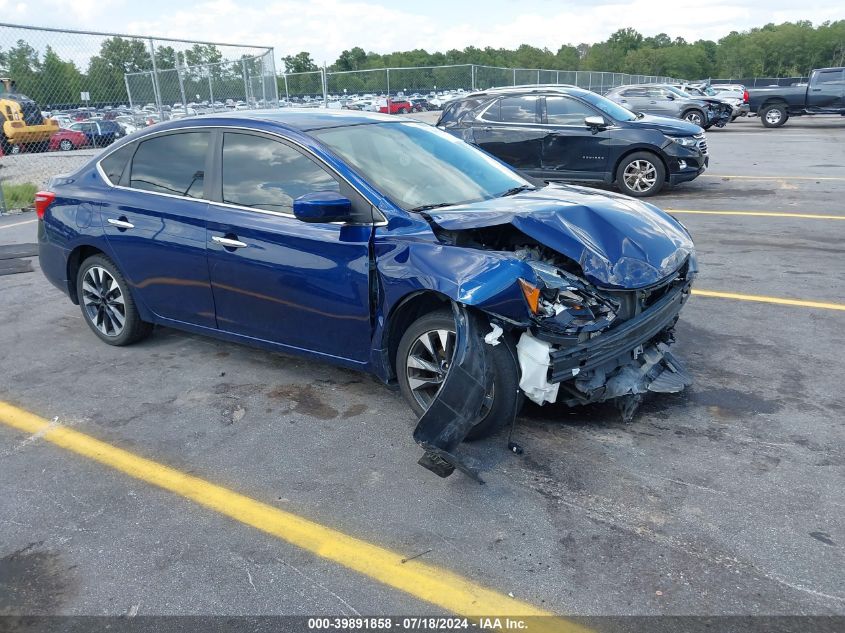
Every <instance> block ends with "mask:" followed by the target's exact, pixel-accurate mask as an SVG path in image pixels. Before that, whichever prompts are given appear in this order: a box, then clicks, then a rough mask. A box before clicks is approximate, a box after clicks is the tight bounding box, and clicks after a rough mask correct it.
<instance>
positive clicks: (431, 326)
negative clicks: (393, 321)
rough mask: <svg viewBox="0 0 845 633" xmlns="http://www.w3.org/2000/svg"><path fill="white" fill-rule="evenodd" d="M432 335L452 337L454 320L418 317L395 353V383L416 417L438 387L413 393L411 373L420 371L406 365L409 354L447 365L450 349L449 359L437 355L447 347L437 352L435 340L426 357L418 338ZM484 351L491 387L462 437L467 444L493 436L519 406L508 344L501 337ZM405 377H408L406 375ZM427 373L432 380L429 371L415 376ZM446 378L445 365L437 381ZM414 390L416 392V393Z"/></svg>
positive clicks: (439, 314) (447, 315) (443, 314)
mask: <svg viewBox="0 0 845 633" xmlns="http://www.w3.org/2000/svg"><path fill="white" fill-rule="evenodd" d="M436 332H447V333H451V335H452V336H453V337H454V333H455V319H454V317H453V316H452V313H451V312H449V311H447V310H437V311H435V312H430V313H428V314H426V315H423V316H421V317H420V318H419V319H417V320H416V321H414V322H413V323H412V324H411V325H410V327H408V329H407V330H405V333H404V334H403V335H402V339H401V340H400V341H399V347H398V349H397V351H396V375H397V378H398V382H399V390H400V392H401V393H402V397H404V398H405V401H406V402H407V403H408V405H410V407H411V409H413V411H414V413H415V414H416V415H417V417H420V416H422V415H423V413H425V411H426V409H427V408H428V407H427V405H426V404H425V400H426V399H427V397H430V398H434V397H436V394H437V392H438V391H439V387H436V388H434V389H433V393H432V394H424V393H419V390H420V389H421V388H418V389H416V390H415V389H414V388H412V387H411V382H410V378H411V377H412V376H414V373H413V372H419V371H420V370H417V369H416V368H414V367H410V366H409V358H410V357H411V356H412V354H413V355H414V356H416V355H417V354H418V353H420V351H421V350H423V351H422V353H423V354H424V355H427V356H426V358H424V359H423V360H425V361H428V362H435V361H436V360H438V358H439V361H440V362H445V363H447V364H448V362H450V361H451V352H452V350H448V355H449V356H450V358H445V355H446V354H442V353H439V352H443V351H446V350H445V347H447V346H448V345H446V346H443V347H444V349H443V350H440V349H439V348H438V347H436V341H435V355H434V356H431V355H430V354H428V350H427V347H425V346H423V347H421V343H420V341H421V338H422V337H424V336H425V335H426V334H427V333H436ZM435 337H436V335H435ZM452 340H454V339H452ZM484 350H485V351H486V352H487V362H488V363H492V366H493V384H492V385H491V389H490V394H489V395H488V399H487V401H486V402H485V405H484V406H485V410H484V411H482V417H481V419H480V420H479V421H478V422H477V423H476V424H475V425H474V426H473V427H472V429H470V432H469V433H468V434H467V436H466V438H465V439H466V440H468V441H469V440H479V439H482V438H485V437H489V436H490V435H493V434H494V433H496V432H497V431H498V430H499V429H500V428H501V427H502V426H503V425H505V424H508V423H510V422H511V421H512V419H513V416H514V415H515V413H514V412H516V411H518V409H519V405H520V404H521V394H520V393H519V368H518V367H517V366H516V362H515V360H514V356H513V354H512V351H511V349H510V348H509V347H508V343H507V342H506V341H505V340H504V337H502V339H501V341H500V343H499V344H498V345H495V346H493V345H487V344H485V345H484ZM428 356H431V357H430V358H429V357H428ZM409 374H411V375H410V376H409ZM429 374H431V376H432V377H433V376H434V373H433V372H428V373H426V370H422V373H417V375H418V376H420V377H427V376H428V375H429ZM446 375H448V365H447V367H446V371H445V373H444V374H443V375H442V377H441V378H440V380H441V381H442V380H444V379H445V377H446ZM415 391H416V392H417V393H416V394H415ZM430 391H431V390H430ZM421 400H422V401H421Z"/></svg>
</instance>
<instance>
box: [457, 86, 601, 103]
mask: <svg viewBox="0 0 845 633" xmlns="http://www.w3.org/2000/svg"><path fill="white" fill-rule="evenodd" d="M544 92H559V93H561V94H571V95H583V94H590V92H591V91H590V90H586V89H585V88H579V87H578V86H572V85H570V84H536V85H535V84H527V85H523V86H501V87H498V88H488V89H487V90H476V91H475V92H469V93H466V94H464V95H463V96H462V97H459V98H463V99H466V98H469V97H485V96H490V95H494V96H499V95H506V94H523V95H524V94H535V93H544Z"/></svg>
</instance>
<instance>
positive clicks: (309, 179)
mask: <svg viewBox="0 0 845 633" xmlns="http://www.w3.org/2000/svg"><path fill="white" fill-rule="evenodd" d="M315 191H337V192H339V191H340V186H339V184H338V182H337V180H335V178H334V177H333V176H332V175H331V174H329V173H328V172H327V171H326V170H324V169H323V168H322V167H320V166H319V165H318V164H317V163H315V162H314V161H312V160H311V159H310V158H308V157H307V156H305V155H304V154H302V153H301V152H299V151H298V150H296V149H294V148H292V147H290V146H289V145H285V144H284V143H281V142H279V141H275V140H273V139H269V138H265V137H263V136H253V135H251V134H232V133H226V134H224V135H223V202H226V203H228V204H236V205H238V206H242V207H250V208H253V209H264V210H265V211H279V212H281V213H293V201H294V199H296V198H298V197H299V196H304V195H305V194H307V193H313V192H315Z"/></svg>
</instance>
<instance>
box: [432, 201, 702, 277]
mask: <svg viewBox="0 0 845 633" xmlns="http://www.w3.org/2000/svg"><path fill="white" fill-rule="evenodd" d="M427 215H428V217H429V218H431V221H432V222H434V223H435V224H437V225H438V226H440V227H442V228H444V229H447V230H455V231H460V230H467V229H474V228H483V227H490V226H499V225H503V224H511V225H512V226H513V227H514V228H516V229H518V230H519V231H521V232H522V233H524V234H526V235H528V236H530V237H532V238H534V239H535V240H537V241H538V242H540V243H541V244H543V245H545V246H547V247H549V248H551V249H552V250H555V251H557V252H558V253H560V254H562V255H565V256H566V257H568V258H570V259H572V260H574V261H576V262H578V264H579V265H580V266H581V269H582V270H583V272H584V275H585V277H586V278H587V279H588V280H590V281H591V282H592V283H594V284H596V285H598V286H604V287H610V288H625V289H635V288H642V287H645V286H650V285H652V284H655V283H658V282H660V281H662V280H663V279H665V278H666V277H668V276H669V275H671V274H672V273H674V272H675V271H677V270H678V268H680V267H681V265H682V264H683V263H684V261H686V259H687V257H689V256H690V255H691V254H693V253H694V246H693V243H692V239H691V238H690V236H689V234H688V233H687V232H686V230H685V229H684V228H683V226H681V225H680V224H679V223H678V222H677V221H676V220H675V219H674V218H672V217H671V216H669V215H668V214H666V213H665V212H663V211H661V210H660V209H658V208H657V207H654V206H652V205H649V204H645V203H643V202H640V201H638V200H634V199H632V198H628V197H626V196H621V195H617V194H609V193H605V192H598V191H596V190H594V189H587V188H584V187H573V186H568V185H548V186H546V187H544V188H543V189H538V190H536V191H526V192H523V193H520V194H517V195H514V196H507V197H504V198H495V199H493V200H485V201H483V202H476V203H471V204H464V205H456V206H454V207H449V208H448V209H439V210H436V211H431V212H428V214H427Z"/></svg>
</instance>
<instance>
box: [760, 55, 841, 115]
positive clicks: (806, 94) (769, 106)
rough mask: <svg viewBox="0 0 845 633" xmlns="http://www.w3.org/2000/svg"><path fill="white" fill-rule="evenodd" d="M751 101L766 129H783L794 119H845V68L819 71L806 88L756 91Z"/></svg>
mask: <svg viewBox="0 0 845 633" xmlns="http://www.w3.org/2000/svg"><path fill="white" fill-rule="evenodd" d="M748 97H749V105H750V107H751V112H756V113H757V114H759V115H760V121H762V123H763V125H764V126H765V127H780V126H781V125H783V124H784V123H786V121H787V119H788V118H789V117H790V116H801V115H805V114H841V115H842V116H845V68H817V69H816V70H814V71H813V72H812V73H810V81H809V82H808V83H807V84H806V85H801V86H788V87H772V88H754V89H752V90H749V91H748Z"/></svg>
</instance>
